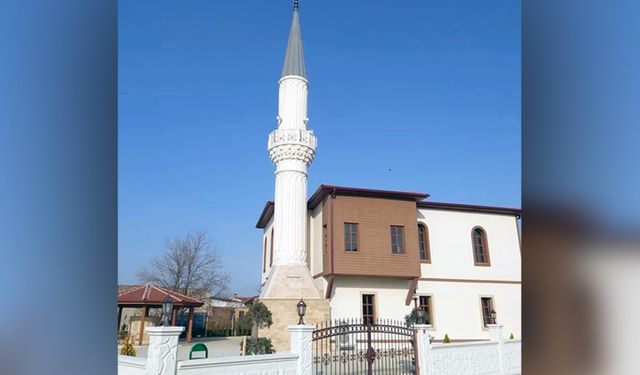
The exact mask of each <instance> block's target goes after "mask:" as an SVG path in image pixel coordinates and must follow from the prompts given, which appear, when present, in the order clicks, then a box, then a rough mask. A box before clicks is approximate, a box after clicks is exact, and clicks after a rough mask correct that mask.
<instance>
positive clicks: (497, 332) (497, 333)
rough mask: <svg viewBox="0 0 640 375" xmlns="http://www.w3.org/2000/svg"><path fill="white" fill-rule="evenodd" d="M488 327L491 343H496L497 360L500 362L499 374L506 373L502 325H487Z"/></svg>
mask: <svg viewBox="0 0 640 375" xmlns="http://www.w3.org/2000/svg"><path fill="white" fill-rule="evenodd" d="M487 327H489V335H490V337H491V341H493V342H497V343H498V358H499V360H500V373H501V374H504V373H506V369H505V366H504V354H503V350H504V337H503V336H502V324H487Z"/></svg>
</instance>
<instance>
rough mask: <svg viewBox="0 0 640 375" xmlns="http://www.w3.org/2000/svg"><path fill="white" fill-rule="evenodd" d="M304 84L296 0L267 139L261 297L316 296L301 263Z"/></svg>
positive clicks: (309, 146)
mask: <svg viewBox="0 0 640 375" xmlns="http://www.w3.org/2000/svg"><path fill="white" fill-rule="evenodd" d="M307 89H308V82H307V77H306V72H305V68H304V57H303V53H302V38H301V36H300V21H299V19H298V2H297V0H296V1H295V2H294V6H293V22H292V23H291V31H290V33H289V44H288V45H287V52H286V54H285V58H284V67H283V68H282V75H281V77H280V81H279V95H278V117H277V119H278V128H277V129H276V130H274V131H273V132H271V134H269V141H268V149H269V157H270V158H271V160H273V163H274V164H275V166H276V172H275V175H276V189H275V199H274V205H275V207H274V214H273V217H274V218H273V228H274V241H273V258H274V259H273V268H272V269H271V271H270V272H269V275H268V277H267V282H266V284H265V285H264V287H263V289H262V293H261V296H260V297H261V298H266V299H269V298H271V299H283V298H284V299H286V298H298V299H299V298H300V297H304V298H311V299H314V298H316V299H317V298H321V296H320V294H319V292H318V290H317V289H316V288H315V287H314V285H313V278H312V277H311V274H310V272H309V268H308V267H307V265H306V261H307V168H308V167H309V165H310V164H311V162H312V161H313V158H314V157H315V154H316V146H317V143H316V137H315V136H314V135H313V131H311V130H309V129H307V123H308V122H309V119H308V118H307Z"/></svg>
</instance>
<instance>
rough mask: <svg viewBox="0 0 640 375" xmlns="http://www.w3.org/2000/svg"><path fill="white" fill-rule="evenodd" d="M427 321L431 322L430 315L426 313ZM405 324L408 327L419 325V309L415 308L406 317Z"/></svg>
mask: <svg viewBox="0 0 640 375" xmlns="http://www.w3.org/2000/svg"><path fill="white" fill-rule="evenodd" d="M424 318H425V320H427V321H429V313H428V312H426V311H425V315H424ZM404 324H405V325H406V326H407V327H411V326H412V325H414V324H418V309H417V308H415V307H414V308H413V309H412V310H411V312H410V313H409V314H407V315H405V316H404Z"/></svg>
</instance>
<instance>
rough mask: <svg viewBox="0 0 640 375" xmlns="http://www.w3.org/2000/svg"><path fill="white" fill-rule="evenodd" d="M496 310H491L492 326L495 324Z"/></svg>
mask: <svg viewBox="0 0 640 375" xmlns="http://www.w3.org/2000/svg"><path fill="white" fill-rule="evenodd" d="M496 315H497V314H496V310H494V309H491V321H492V322H493V323H492V324H496Z"/></svg>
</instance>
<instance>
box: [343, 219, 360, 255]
mask: <svg viewBox="0 0 640 375" xmlns="http://www.w3.org/2000/svg"><path fill="white" fill-rule="evenodd" d="M344 251H358V224H354V223H344Z"/></svg>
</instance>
